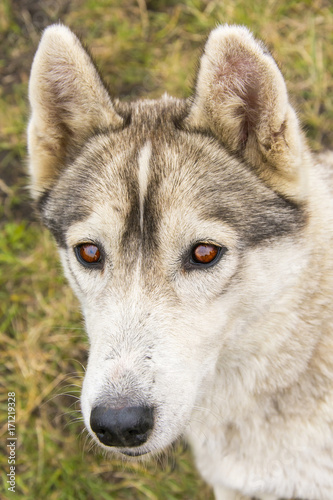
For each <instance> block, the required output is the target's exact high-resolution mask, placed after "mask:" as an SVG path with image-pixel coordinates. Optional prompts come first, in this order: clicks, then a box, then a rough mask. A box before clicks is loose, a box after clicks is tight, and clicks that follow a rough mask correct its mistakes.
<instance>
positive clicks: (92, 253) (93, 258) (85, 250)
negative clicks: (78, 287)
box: [75, 243, 102, 267]
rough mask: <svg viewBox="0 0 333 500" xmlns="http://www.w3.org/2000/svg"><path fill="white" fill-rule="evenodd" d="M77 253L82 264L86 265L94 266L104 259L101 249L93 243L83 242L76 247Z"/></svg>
mask: <svg viewBox="0 0 333 500" xmlns="http://www.w3.org/2000/svg"><path fill="white" fill-rule="evenodd" d="M75 255H76V258H77V260H78V261H79V262H80V264H83V265H84V266H85V267H94V266H96V265H97V264H100V263H101V261H102V256H101V251H100V249H99V248H98V246H97V245H94V244H93V243H82V244H81V245H77V246H76V247H75Z"/></svg>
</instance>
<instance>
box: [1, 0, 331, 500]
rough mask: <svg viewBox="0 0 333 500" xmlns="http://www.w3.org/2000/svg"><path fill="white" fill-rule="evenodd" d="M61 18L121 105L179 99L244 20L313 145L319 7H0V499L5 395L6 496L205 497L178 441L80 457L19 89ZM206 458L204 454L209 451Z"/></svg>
mask: <svg viewBox="0 0 333 500" xmlns="http://www.w3.org/2000/svg"><path fill="white" fill-rule="evenodd" d="M59 21H61V22H63V23H65V24H67V25H68V26H69V27H71V28H72V29H73V30H74V31H75V32H76V33H78V34H79V35H80V36H81V38H82V39H83V40H84V42H85V43H86V44H87V45H88V47H89V48H90V51H91V53H92V54H93V56H94V58H95V60H96V61H97V64H98V66H99V68H100V70H101V72H102V74H103V75H104V77H105V80H106V81H107V83H108V84H109V86H110V88H111V90H112V93H113V95H114V96H116V97H120V98H121V99H133V98H144V97H150V98H151V97H159V96H160V95H162V93H164V92H165V91H167V92H168V93H170V94H172V95H175V96H177V97H182V96H185V97H186V96H188V95H190V92H191V86H192V84H193V81H194V78H195V72H196V67H197V60H198V57H199V55H200V50H201V47H202V45H203V42H204V40H205V37H206V36H207V35H208V33H209V31H210V30H211V29H212V28H214V27H215V26H216V25H217V24H218V23H237V24H245V25H246V26H248V27H249V28H250V29H251V30H252V31H253V32H254V33H255V35H256V36H258V37H259V38H262V39H263V40H264V41H265V42H266V44H267V45H268V47H269V48H270V50H271V51H272V53H273V54H274V56H275V58H276V60H277V61H278V63H279V65H280V68H281V69H282V72H283V74H284V76H285V77H286V79H287V82H288V89H289V92H290V96H291V100H292V102H293V104H294V106H295V107H296V109H297V111H298V113H299V117H300V119H301V121H302V123H303V126H304V130H305V133H306V134H307V136H308V139H309V142H310V144H311V146H312V148H313V149H314V150H315V151H321V150H323V149H325V148H332V147H333V128H332V123H333V4H332V1H331V0H285V1H283V0H234V1H232V0H224V1H221V0H185V1H183V2H176V1H174V0H170V1H167V0H101V1H94V0H72V1H69V0H45V1H39V0H15V1H14V0H13V1H10V0H1V3H0V44H1V49H0V84H1V87H0V350H1V364H0V370H1V371H0V388H1V408H0V410H1V412H0V447H1V449H0V451H1V456H0V464H1V480H2V484H1V485H0V498H1V499H2V498H4V499H6V498H12V497H13V495H14V494H12V493H10V492H8V491H7V486H6V481H7V477H6V474H7V473H8V472H9V465H8V463H7V460H8V449H7V448H6V439H7V435H8V429H7V395H8V392H15V394H16V434H17V438H18V440H17V446H16V497H17V498H24V499H28V500H30V499H31V500H44V499H49V500H53V499H54V500H72V499H73V500H74V499H75V500H78V499H79V500H81V499H82V500H95V499H105V500H106V499H117V500H118V499H120V500H121V499H150V500H164V499H168V500H173V499H182V500H186V499H188V500H199V499H201V500H209V499H212V498H213V497H212V493H211V491H210V489H209V488H208V487H207V486H206V485H204V484H203V483H202V481H201V479H200V478H199V477H198V475H197V473H196V472H195V469H194V466H193V464H192V461H191V454H190V452H189V451H188V450H187V449H186V447H185V445H184V444H182V443H180V444H179V446H177V447H176V449H175V450H174V452H173V453H169V456H168V457H163V458H161V459H160V460H159V461H158V462H157V461H156V460H155V461H154V463H147V464H142V463H141V464H140V463H139V464H131V465H129V464H126V463H123V462H122V461H119V460H110V459H108V458H106V457H104V456H103V455H102V454H101V453H100V452H99V451H98V450H94V449H92V446H91V442H90V440H89V438H87V434H86V432H85V431H84V426H83V423H82V420H81V415H80V411H79V409H80V406H79V400H78V398H79V395H80V387H81V383H82V376H83V374H84V367H85V364H86V360H87V342H86V339H85V334H84V328H83V323H82V320H81V317H80V312H79V307H78V304H77V301H76V299H75V298H74V297H73V295H72V292H71V291H70V290H69V287H68V285H67V284H66V282H65V280H64V278H63V276H62V272H61V268H60V265H59V261H58V257H57V252H56V249H55V245H54V242H53V241H52V238H51V236H50V235H49V234H48V232H47V231H45V230H44V229H43V228H42V227H41V225H40V224H39V222H38V219H37V217H36V216H35V214H34V211H33V208H32V203H31V201H30V198H29V192H28V189H27V186H28V180H27V175H26V161H27V160H26V135H25V130H26V125H27V121H28V117H29V107H28V102H27V85H28V78H29V71H30V66H31V62H32V59H33V55H34V52H35V50H36V48H37V45H38V41H39V39H40V36H41V33H42V31H43V29H44V28H45V27H46V26H48V25H49V24H51V23H54V22H59ZM212 460H213V457H212Z"/></svg>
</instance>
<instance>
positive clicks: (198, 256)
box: [191, 243, 221, 265]
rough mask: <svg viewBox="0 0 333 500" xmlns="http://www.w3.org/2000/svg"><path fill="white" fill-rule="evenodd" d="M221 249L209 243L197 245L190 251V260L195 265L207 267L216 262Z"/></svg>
mask: <svg viewBox="0 0 333 500" xmlns="http://www.w3.org/2000/svg"><path fill="white" fill-rule="evenodd" d="M220 254H221V247H219V246H217V245H213V244H211V243H199V244H198V245H196V246H195V247H193V249H192V254H191V259H192V261H193V263H195V264H201V265H208V264H213V263H215V262H216V261H217V258H218V257H219V256H220Z"/></svg>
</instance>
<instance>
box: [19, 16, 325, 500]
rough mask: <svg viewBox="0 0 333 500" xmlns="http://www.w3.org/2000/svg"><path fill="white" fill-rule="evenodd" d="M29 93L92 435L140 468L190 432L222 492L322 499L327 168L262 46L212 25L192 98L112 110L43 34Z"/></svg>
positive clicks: (79, 66)
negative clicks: (78, 319)
mask: <svg viewBox="0 0 333 500" xmlns="http://www.w3.org/2000/svg"><path fill="white" fill-rule="evenodd" d="M29 96H30V103H31V110H32V114H31V119H30V123H29V128H28V142H29V155H30V174H31V189H32V193H33V195H34V197H35V199H36V201H37V204H38V207H39V210H40V213H41V217H42V220H43V221H44V223H45V224H46V226H47V227H48V228H49V229H50V230H51V231H52V233H53V235H54V237H55V239H56V241H57V243H58V246H59V251H60V255H61V260H62V263H63V266H64V269H65V273H66V276H67V278H68V280H69V282H70V283H71V286H72V287H73V289H74V291H75V293H76V294H77V296H78V298H79V300H80V302H81V304H82V310H83V314H84V318H85V324H86V329H87V333H88V336H89V341H90V354H89V362H88V367H87V371H86V376H85V380H84V384H83V390H82V399H81V403H82V413H83V416H84V421H85V425H86V427H87V429H88V431H89V433H90V434H91V436H92V437H93V439H94V440H95V441H96V442H97V443H98V444H100V446H101V447H102V448H104V449H105V450H112V451H114V452H115V453H118V454H122V455H126V456H129V457H139V456H141V455H145V454H151V455H154V454H157V453H159V452H160V451H161V450H163V449H165V448H166V447H168V446H169V445H170V444H172V443H173V442H174V441H175V440H177V438H179V437H180V436H181V435H184V436H185V437H186V439H187V440H188V441H189V442H190V444H191V447H192V449H193V452H194V456H195V460H196V464H197V467H198V469H199V471H200V473H201V475H202V476H203V478H204V479H205V480H206V481H207V482H208V483H209V484H210V485H212V487H213V488H214V492H215V495H216V498H217V499H218V500H236V499H250V498H253V497H255V498H259V499H266V500H267V499H271V500H276V499H278V498H281V497H283V498H286V499H291V498H296V497H297V498H299V499H308V500H332V499H333V306H332V303H333V300H332V298H333V256H332V248H333V229H332V228H333V215H332V214H333V205H332V193H331V192H330V188H329V183H330V182H329V179H330V176H331V174H330V170H329V168H330V167H329V163H331V164H332V163H333V162H332V156H330V155H329V154H328V155H327V157H326V159H327V167H326V168H325V165H324V163H325V161H324V160H321V161H320V162H319V161H318V159H316V158H315V157H314V156H312V155H311V153H310V151H309V149H308V146H307V144H306V140H305V138H304V135H303V133H302V131H301V129H300V126H299V123H298V120H297V117H296V114H295V111H294V110H293V108H292V107H291V105H290V103H289V101H288V94H287V91H286V85H285V82H284V79H283V77H282V75H281V72H280V70H279V69H278V67H277V65H276V63H275V62H274V60H273V58H272V57H271V55H270V54H269V52H268V51H267V49H266V48H265V47H264V45H263V44H262V43H261V42H258V41H256V40H255V39H254V38H253V36H252V35H251V33H250V32H249V31H248V30H247V29H246V28H244V27H239V26H228V25H224V26H220V27H218V28H216V29H215V30H214V31H212V32H211V34H210V36H209V38H208V41H207V43H206V46H205V49H204V53H203V55H202V57H201V60H200V68H199V72H198V76H197V80H196V86H195V90H194V92H193V96H192V97H191V98H190V99H184V100H182V99H175V98H172V97H169V96H168V95H164V96H163V97H162V98H161V99H159V100H139V101H136V102H132V103H123V102H119V101H117V100H112V99H111V98H110V95H109V93H108V91H107V90H106V87H105V86H104V84H103V83H102V80H101V79H100V77H99V75H98V72H97V70H96V68H95V66H94V64H93V62H92V61H91V59H90V57H89V55H88V54H87V52H86V51H85V50H84V49H83V47H82V45H81V43H80V42H79V40H78V39H77V38H76V36H75V35H74V34H73V33H72V32H71V31H70V30H69V29H68V28H66V27H65V26H62V25H54V26H51V27H49V28H48V29H46V31H45V32H44V34H43V37H42V40H41V42H40V45H39V48H38V51H37V53H36V56H35V59H34V62H33V66H32V71H31V78H30V88H29ZM330 158H331V161H330V162H329V160H330ZM331 172H332V170H331Z"/></svg>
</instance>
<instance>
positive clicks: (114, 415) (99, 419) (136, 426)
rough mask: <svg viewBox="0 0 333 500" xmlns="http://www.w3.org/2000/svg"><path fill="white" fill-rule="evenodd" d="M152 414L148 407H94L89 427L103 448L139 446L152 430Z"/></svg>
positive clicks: (152, 410)
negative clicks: (103, 445)
mask: <svg viewBox="0 0 333 500" xmlns="http://www.w3.org/2000/svg"><path fill="white" fill-rule="evenodd" d="M153 413H154V409H153V408H151V407H148V406H127V407H124V408H120V409H118V408H110V407H105V406H96V407H95V408H93V410H92V412H91V415H90V426H91V428H92V430H93V431H94V433H95V434H96V436H97V437H98V439H99V440H100V442H101V443H103V444H105V446H117V447H133V446H140V445H141V444H143V443H145V442H146V441H147V439H148V437H149V434H150V432H151V430H152V428H153V425H154V417H153Z"/></svg>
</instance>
